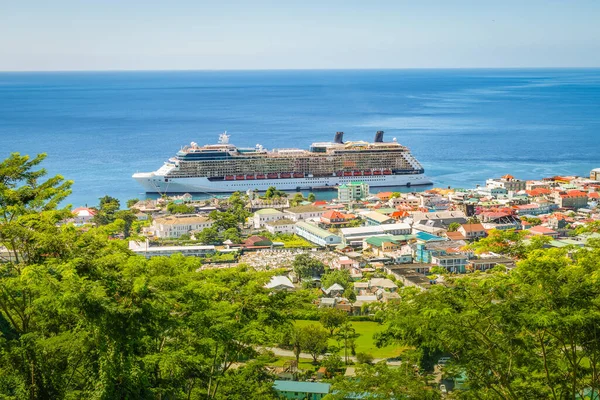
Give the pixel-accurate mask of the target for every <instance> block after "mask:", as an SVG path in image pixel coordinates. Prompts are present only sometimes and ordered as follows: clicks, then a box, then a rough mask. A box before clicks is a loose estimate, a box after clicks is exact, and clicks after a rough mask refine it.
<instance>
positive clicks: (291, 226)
mask: <svg viewBox="0 0 600 400" xmlns="http://www.w3.org/2000/svg"><path fill="white" fill-rule="evenodd" d="M265 229H266V230H267V231H268V232H271V233H273V234H277V233H294V232H296V223H295V222H294V221H292V220H291V219H280V220H277V221H271V222H267V223H266V224H265Z"/></svg>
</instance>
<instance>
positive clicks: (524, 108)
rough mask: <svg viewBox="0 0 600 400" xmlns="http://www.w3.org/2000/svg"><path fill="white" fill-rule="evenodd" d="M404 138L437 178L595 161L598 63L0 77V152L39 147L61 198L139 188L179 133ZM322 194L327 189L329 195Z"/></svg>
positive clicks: (279, 142) (539, 171) (467, 180)
mask: <svg viewBox="0 0 600 400" xmlns="http://www.w3.org/2000/svg"><path fill="white" fill-rule="evenodd" d="M225 130H226V131H227V132H228V133H229V134H230V135H231V139H230V140H231V142H232V143H234V144H236V145H238V146H254V145H256V144H257V143H259V144H262V145H263V146H265V147H267V148H283V147H287V148H289V147H300V148H308V146H309V145H310V144H311V143H312V142H315V141H329V140H332V139H333V136H334V133H335V132H336V131H344V132H345V139H346V140H351V139H355V140H372V139H373V137H374V135H375V132H376V131H377V130H383V131H385V139H386V140H391V139H392V138H394V137H395V138H397V140H398V141H399V142H400V143H402V144H404V145H406V146H408V147H409V148H410V149H411V150H412V152H413V154H414V155H415V156H416V157H417V159H418V160H419V161H421V163H422V164H423V166H424V167H425V171H426V174H427V175H428V176H429V177H431V178H432V179H433V181H434V182H435V184H434V186H436V187H447V186H453V187H474V186H475V185H476V184H484V183H485V179H487V178H490V177H499V176H501V175H504V174H506V173H510V174H512V175H514V176H515V177H517V178H521V179H533V178H541V177H545V176H550V175H556V174H566V175H588V174H589V171H590V170H591V169H592V168H596V167H600V69H475V70H468V69H455V70H433V69H432V70H314V71H177V72H176V71H172V72H158V71H157V72H58V73H54V72H52V73H50V72H47V73H46V72H39V73H0V157H2V158H5V157H6V156H8V155H9V154H10V153H11V152H20V153H22V154H30V155H34V154H37V153H42V152H44V153H47V155H48V157H47V159H46V161H45V162H44V167H46V169H47V170H48V172H49V173H50V174H61V175H63V176H64V177H66V178H68V179H72V180H74V181H75V184H74V186H73V194H72V195H71V196H70V197H69V199H68V203H70V204H73V205H74V206H80V205H85V204H87V205H94V204H97V202H98V198H100V197H102V196H104V195H105V194H109V195H112V196H115V197H117V198H119V199H121V200H122V201H125V200H127V199H130V198H143V197H145V194H144V193H142V191H141V188H140V187H138V186H137V184H136V183H135V182H134V181H133V180H132V179H131V175H132V174H133V173H134V172H137V171H140V172H141V171H153V170H156V169H157V168H158V167H160V166H161V165H162V163H163V162H164V161H165V160H167V159H168V158H169V157H171V156H173V155H174V154H175V153H176V152H177V151H178V150H179V149H180V147H181V146H183V145H185V144H188V143H190V142H192V141H194V142H197V143H199V144H207V143H215V142H216V141H217V139H218V135H219V133H221V132H223V131H225ZM330 196H331V195H330Z"/></svg>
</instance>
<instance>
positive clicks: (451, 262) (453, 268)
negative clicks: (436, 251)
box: [431, 254, 469, 274]
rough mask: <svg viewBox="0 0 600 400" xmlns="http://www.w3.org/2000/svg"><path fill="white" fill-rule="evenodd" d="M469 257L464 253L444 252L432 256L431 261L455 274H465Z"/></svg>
mask: <svg viewBox="0 0 600 400" xmlns="http://www.w3.org/2000/svg"><path fill="white" fill-rule="evenodd" d="M468 261H469V258H468V257H467V256H466V255H464V254H444V255H435V256H433V255H432V256H431V263H432V264H434V265H437V266H440V267H442V268H445V269H446V270H448V272H452V273H455V274H464V273H465V272H467V271H466V267H467V262H468Z"/></svg>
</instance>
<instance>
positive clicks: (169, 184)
mask: <svg viewBox="0 0 600 400" xmlns="http://www.w3.org/2000/svg"><path fill="white" fill-rule="evenodd" d="M157 172H158V171H157ZM133 179H135V180H136V181H137V182H138V183H139V184H140V185H141V186H142V187H143V188H144V189H145V190H146V193H161V194H162V193H233V192H237V191H246V190H248V189H250V190H254V189H257V190H259V191H265V190H267V189H268V188H269V187H271V186H274V187H276V188H277V189H279V190H313V189H315V188H324V187H328V186H329V187H335V186H338V185H343V184H345V183H350V182H365V183H367V184H368V185H369V186H371V187H378V186H389V187H393V186H417V185H429V184H431V183H432V182H431V180H429V179H428V178H427V177H426V176H425V175H424V174H407V175H376V176H331V177H319V178H310V177H308V178H288V179H284V178H282V179H255V180H228V181H226V180H223V181H210V180H208V178H168V177H165V176H164V175H160V174H157V173H155V172H150V173H137V174H134V175H133Z"/></svg>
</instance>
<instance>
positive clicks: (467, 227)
mask: <svg viewBox="0 0 600 400" xmlns="http://www.w3.org/2000/svg"><path fill="white" fill-rule="evenodd" d="M457 231H458V232H460V233H461V235H463V237H465V238H466V239H467V240H476V239H479V238H483V237H486V236H487V231H486V230H485V228H484V227H483V225H481V224H479V223H476V224H462V225H461V226H460V228H458V229H457Z"/></svg>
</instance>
